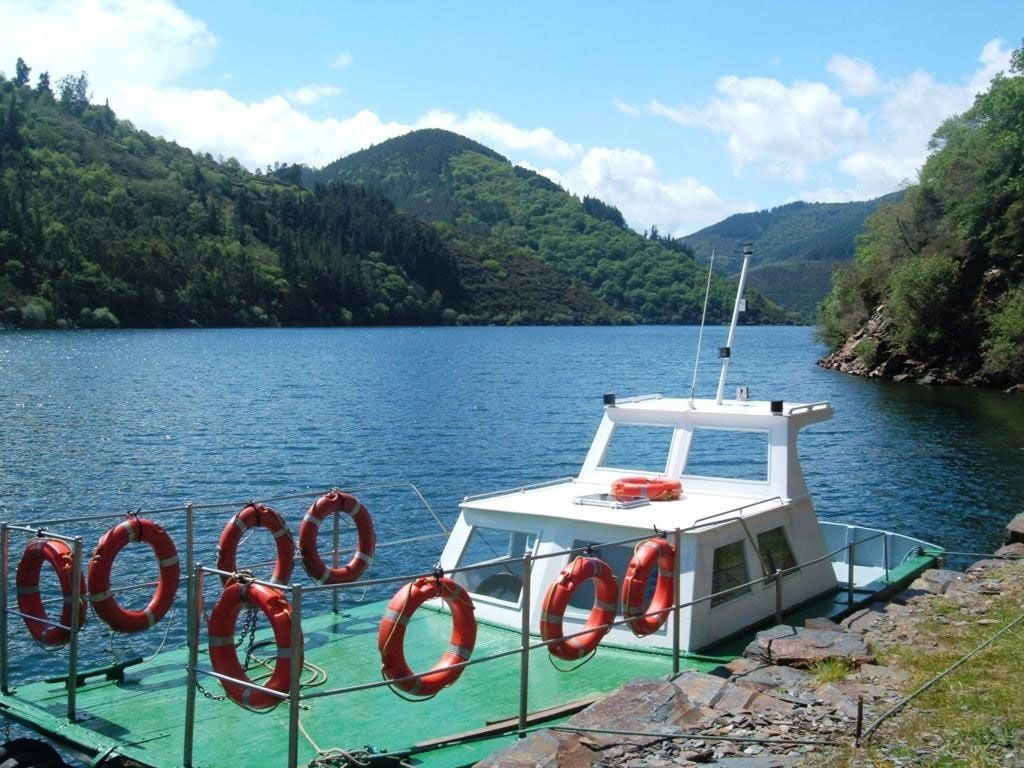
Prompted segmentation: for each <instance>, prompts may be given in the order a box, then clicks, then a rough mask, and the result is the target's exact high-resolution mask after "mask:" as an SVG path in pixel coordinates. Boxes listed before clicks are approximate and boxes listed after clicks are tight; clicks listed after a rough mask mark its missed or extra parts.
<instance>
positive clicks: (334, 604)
mask: <svg viewBox="0 0 1024 768" xmlns="http://www.w3.org/2000/svg"><path fill="white" fill-rule="evenodd" d="M340 514H341V512H340V510H339V511H338V512H335V513H334V532H333V536H334V560H333V564H334V568H335V570H337V568H338V566H339V565H341V559H340V558H339V555H338V547H339V541H340V538H341V531H340V527H341V526H340V524H339V523H338V516H339V515H340ZM340 598H341V596H340V595H339V594H338V590H336V589H335V590H332V591H331V610H332V611H333V612H334V613H338V612H339V607H340V606H339V602H340Z"/></svg>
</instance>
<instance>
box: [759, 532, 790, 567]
mask: <svg viewBox="0 0 1024 768" xmlns="http://www.w3.org/2000/svg"><path fill="white" fill-rule="evenodd" d="M757 549H758V551H759V552H760V553H761V560H762V561H763V562H764V565H765V568H767V569H768V572H769V573H775V571H785V570H788V569H789V568H792V567H793V566H795V565H796V558H795V557H793V552H792V550H791V549H790V548H789V542H788V541H786V532H785V531H784V530H783V528H782V526H781V525H780V526H779V527H778V528H772V529H771V530H770V531H765V532H764V533H759V534H757Z"/></svg>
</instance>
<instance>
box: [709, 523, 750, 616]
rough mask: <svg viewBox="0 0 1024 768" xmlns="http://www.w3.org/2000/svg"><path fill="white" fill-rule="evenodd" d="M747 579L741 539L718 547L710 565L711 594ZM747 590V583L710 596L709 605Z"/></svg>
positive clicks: (729, 598) (722, 601) (731, 598)
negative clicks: (731, 590)
mask: <svg viewBox="0 0 1024 768" xmlns="http://www.w3.org/2000/svg"><path fill="white" fill-rule="evenodd" d="M748 581H749V578H748V577H747V559H746V555H745V550H744V547H743V541H742V539H741V540H740V541H734V542H733V543H732V544H726V545H725V546H724V547H718V548H717V549H716V550H715V558H714V563H713V565H712V567H711V594H713V595H716V594H718V593H719V592H723V591H724V590H727V589H729V588H731V587H738V586H739V585H740V584H746V583H747V582H748ZM749 591H750V585H749V584H748V585H747V587H746V588H745V589H737V590H736V591H735V592H730V593H728V594H726V595H719V596H718V597H712V598H711V607H712V608H714V607H715V606H716V605H721V604H722V603H726V602H728V601H730V600H733V599H735V598H737V597H739V596H740V595H743V594H745V593H747V592H749Z"/></svg>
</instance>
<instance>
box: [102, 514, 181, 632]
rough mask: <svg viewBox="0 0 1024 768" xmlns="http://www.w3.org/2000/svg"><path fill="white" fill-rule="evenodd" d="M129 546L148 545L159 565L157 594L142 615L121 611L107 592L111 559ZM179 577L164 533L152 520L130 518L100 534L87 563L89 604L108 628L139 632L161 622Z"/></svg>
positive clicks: (175, 553)
mask: <svg viewBox="0 0 1024 768" xmlns="http://www.w3.org/2000/svg"><path fill="white" fill-rule="evenodd" d="M131 542H143V543H145V544H148V545H149V546H150V548H151V549H152V550H153V554H154V555H156V559H157V563H158V564H159V565H160V576H159V578H158V579H157V584H156V591H155V592H154V593H153V597H152V599H151V600H150V601H149V604H148V605H147V606H146V607H145V608H143V609H142V610H141V611H134V610H130V609H128V608H122V607H121V605H120V604H119V603H118V602H117V599H116V598H115V597H114V593H113V591H111V589H110V570H111V568H112V567H113V565H114V558H116V557H117V554H118V553H119V552H120V551H121V550H122V549H124V547H125V546H126V545H128V544H129V543H131ZM180 575H181V566H180V565H179V564H178V550H177V548H175V546H174V540H173V539H171V537H170V535H168V533H167V531H165V530H164V529H163V528H161V527H160V526H159V525H157V524H156V523H154V522H153V521H152V520H146V519H144V518H141V517H135V516H134V515H132V516H130V517H129V518H128V519H127V520H124V521H122V522H120V523H118V524H117V525H115V526H114V527H113V528H111V529H110V530H109V531H107V532H106V533H105V534H103V538H101V539H100V543H99V544H97V545H96V552H95V553H94V554H93V556H92V560H90V561H89V602H91V603H92V609H93V610H94V611H96V615H97V616H99V617H100V618H101V619H103V621H104V622H105V623H106V624H107V625H108V626H110V627H111V628H113V629H116V630H117V631H118V632H141V631H143V630H144V629H149V628H150V627H152V626H153V625H154V624H156V623H157V622H158V621H160V619H162V618H163V617H164V615H165V614H166V613H167V611H168V610H169V609H170V607H171V605H172V603H174V595H175V593H176V592H177V591H178V580H179V577H180Z"/></svg>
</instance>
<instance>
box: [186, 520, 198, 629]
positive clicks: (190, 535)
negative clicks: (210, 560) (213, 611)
mask: <svg viewBox="0 0 1024 768" xmlns="http://www.w3.org/2000/svg"><path fill="white" fill-rule="evenodd" d="M195 512H196V510H195V505H194V504H192V503H191V502H189V503H188V504H186V505H185V610H186V611H188V615H189V616H191V615H192V608H193V603H192V598H193V597H195V594H194V590H193V589H192V579H193V578H195V574H194V568H195V548H194V547H193V545H192V544H193V539H194V537H195Z"/></svg>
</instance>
